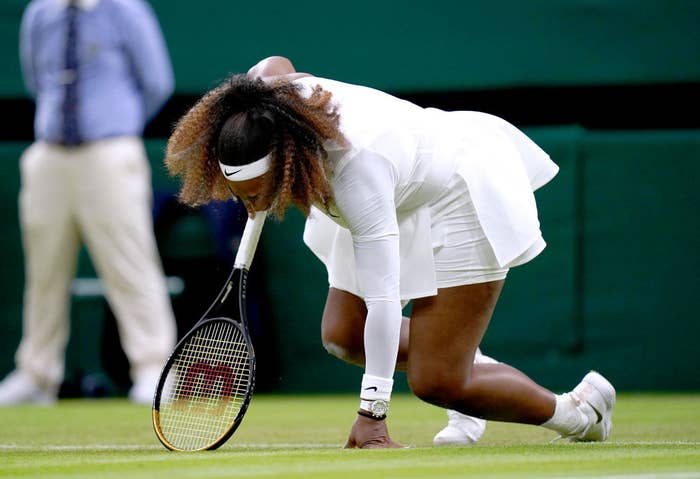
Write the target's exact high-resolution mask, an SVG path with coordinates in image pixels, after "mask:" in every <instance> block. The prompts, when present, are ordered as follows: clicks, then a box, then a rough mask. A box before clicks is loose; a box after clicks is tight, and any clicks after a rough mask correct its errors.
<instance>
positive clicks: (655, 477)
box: [550, 472, 700, 479]
mask: <svg viewBox="0 0 700 479" xmlns="http://www.w3.org/2000/svg"><path fill="white" fill-rule="evenodd" d="M698 478H700V472H655V473H653V474H615V475H612V476H608V475H606V476H598V475H593V476H561V477H553V478H550V479H698Z"/></svg>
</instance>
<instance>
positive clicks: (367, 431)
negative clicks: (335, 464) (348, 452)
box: [345, 414, 406, 449]
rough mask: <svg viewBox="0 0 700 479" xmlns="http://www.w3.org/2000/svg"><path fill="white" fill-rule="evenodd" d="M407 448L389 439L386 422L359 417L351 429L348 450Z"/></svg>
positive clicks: (346, 446) (346, 445) (347, 444)
mask: <svg viewBox="0 0 700 479" xmlns="http://www.w3.org/2000/svg"><path fill="white" fill-rule="evenodd" d="M400 447H406V446H402V445H401V444H398V443H396V442H394V441H392V439H391V438H390V437H389V431H388V429H387V427H386V420H381V421H377V420H376V419H370V418H367V417H364V416H360V415H359V414H358V415H357V419H355V423H354V424H353V425H352V429H350V435H349V436H348V442H347V443H346V444H345V448H346V449H355V448H357V449H373V448H376V449H386V448H400Z"/></svg>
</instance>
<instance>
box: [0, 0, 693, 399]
mask: <svg viewBox="0 0 700 479" xmlns="http://www.w3.org/2000/svg"><path fill="white" fill-rule="evenodd" d="M26 3H27V2H26V1H24V0H4V1H3V2H2V3H1V4H0V55H2V57H3V58H4V59H5V60H6V61H5V62H4V64H3V68H2V69H0V101H3V100H8V99H9V100H11V99H16V98H19V97H22V96H23V95H24V91H23V87H22V84H21V79H20V74H19V62H18V60H17V32H18V28H19V19H20V16H21V13H22V10H23V8H24V6H25V5H26ZM150 3H151V4H152V6H153V8H154V10H155V11H156V13H157V14H158V17H159V19H160V21H161V24H162V26H163V30H164V32H165V35H166V38H167V41H168V45H169V48H170V51H171V54H172V59H173V64H174V67H175V72H176V77H177V91H178V93H181V94H199V93H201V92H203V91H204V90H206V89H207V88H209V87H211V86H212V85H214V84H215V83H217V82H218V81H219V80H220V79H221V78H222V77H224V76H225V75H226V74H228V73H229V72H234V71H243V70H245V69H247V68H248V67H249V66H250V65H251V64H253V63H254V62H255V61H257V60H258V59H260V58H261V57H264V56H267V55H271V54H280V55H286V56H289V57H290V58H292V59H293V60H294V61H295V63H296V65H297V67H298V68H299V69H300V70H305V71H310V72H314V73H317V74H319V75H324V76H329V77H335V78H339V79H343V80H347V81H354V82H358V83H363V84H368V85H371V86H375V87H379V88H382V89H387V90H390V91H392V92H403V91H405V92H414V93H416V92H440V91H442V92H445V91H451V90H455V91H470V90H480V89H482V90H483V89H490V90H498V89H501V88H509V87H516V88H527V87H531V86H535V87H537V86H544V87H567V86H597V85H603V86H605V85H619V86H625V85H640V84H642V85H654V84H674V83H689V84H697V83H699V82H700V62H698V61H697V60H698V58H700V30H698V28H697V26H698V25H699V24H700V2H697V1H692V0H664V1H661V0H637V1H631V0H618V1H615V2H612V1H605V0H569V1H560V0H531V1H528V2H522V1H518V0H494V1H491V2H481V1H472V0H467V1H456V0H443V1H438V2H429V3H426V2H425V1H420V2H419V1H405V2H401V3H400V6H399V4H395V3H391V2H370V1H367V0H358V1H356V2H352V3H333V2H325V1H324V2H321V1H320V0H310V1H308V2H301V3H299V2H297V3H293V2H292V3H290V2H282V1H273V2H268V3H266V4H264V6H263V5H261V4H256V3H245V2H243V3H241V2H237V3H231V2H226V1H224V0H204V1H202V2H196V3H192V2H189V1H184V0H171V1H166V0H153V1H151V2H150ZM690 100H691V99H688V101H689V103H690ZM597 108H598V109H599V111H600V113H599V114H600V115H601V116H604V115H606V114H607V112H609V111H612V110H614V109H615V108H616V105H615V104H614V102H613V104H605V105H598V106H597ZM679 108H681V109H683V110H685V109H687V108H688V106H687V105H679ZM639 111H640V112H643V111H644V109H643V107H642V106H640V107H639ZM622 127H624V125H623V126H622ZM527 132H528V133H529V134H530V135H531V136H532V137H533V138H534V139H535V140H536V141H538V142H539V143H540V144H541V145H542V146H543V147H544V148H545V149H546V150H547V151H549V152H550V154H551V155H552V157H553V158H554V159H555V161H556V162H557V163H558V164H559V165H560V166H561V172H560V173H559V175H558V176H557V178H556V179H555V180H554V181H553V182H552V183H551V184H549V185H547V186H546V187H545V188H543V189H542V190H541V191H538V193H537V198H538V202H539V205H540V213H541V220H542V225H543V230H544V233H545V237H546V239H547V241H548V243H549V246H548V248H547V249H546V250H545V252H544V253H543V254H542V255H541V256H540V257H538V258H537V259H536V260H535V261H534V262H532V263H530V264H528V265H526V266H523V267H521V268H516V269H514V270H512V271H511V273H510V274H509V279H508V281H507V285H506V288H505V290H504V293H503V296H502V299H501V301H500V303H499V305H498V307H497V310H496V314H495V317H494V319H493V323H492V327H491V328H490V330H489V332H488V334H487V336H486V338H485V342H484V350H485V352H486V353H488V354H490V355H493V356H494V357H496V358H498V359H500V360H503V361H507V362H511V363H513V364H514V365H516V366H518V367H520V368H522V369H523V370H524V371H525V372H527V373H529V374H531V375H532V376H533V377H535V378H536V379H538V380H540V381H542V382H543V383H545V384H547V385H549V386H550V387H552V388H555V389H560V390H564V389H568V388H569V387H571V386H572V384H574V383H575V382H576V381H577V379H578V377H579V376H580V375H582V374H583V373H585V372H586V370H587V369H588V368H597V369H600V370H602V371H603V372H605V373H606V374H607V375H609V376H610V377H611V379H612V380H613V381H614V382H615V384H616V385H617V386H618V387H619V388H620V389H623V390H637V389H699V388H700V374H698V370H699V369H700V360H698V357H700V355H698V353H697V350H696V347H695V346H694V344H695V338H697V337H698V334H699V333H700V326H699V322H698V299H697V296H696V295H697V291H698V280H697V270H698V268H699V267H700V264H699V263H700V260H699V259H698V254H697V251H698V246H699V245H698V233H699V232H700V229H699V226H700V225H699V224H698V216H699V215H698V210H699V208H698V206H699V205H698V193H697V184H698V173H700V131H699V130H678V131H675V130H665V131H661V130H658V131H649V130H639V131H623V130H614V131H612V130H611V131H592V130H586V129H584V128H580V127H577V126H572V125H560V126H556V125H553V126H548V127H539V128H528V129H527ZM163 145H164V139H162V138H151V139H149V141H148V150H149V156H150V161H151V164H152V167H153V181H154V187H155V189H156V190H158V191H159V192H163V191H166V192H172V191H173V190H174V188H175V185H174V183H173V182H172V180H170V179H168V178H167V176H166V175H165V172H164V170H163V166H162V149H163ZM24 147H26V143H20V142H5V143H0V221H2V225H3V227H2V228H1V229H0V246H2V248H3V259H2V261H1V262H0V324H1V325H2V327H3V334H2V335H0V375H2V374H4V373H6V372H7V371H9V370H10V369H11V368H12V363H13V354H14V350H15V348H16V346H17V342H18V341H19V337H20V334H21V299H22V287H23V262H22V252H21V246H20V233H19V227H18V219H17V193H18V189H19V168H18V158H19V155H20V153H21V151H22V149H23V148H24ZM302 228H303V218H302V217H301V216H300V215H299V214H298V213H296V212H290V213H289V214H288V217H287V219H286V221H285V222H283V223H275V222H269V223H268V225H267V226H266V228H265V231H264V233H263V238H262V243H261V249H260V254H259V255H258V257H257V258H256V262H255V264H254V268H257V270H258V271H259V274H260V275H261V277H262V281H261V286H260V287H261V289H263V290H264V294H265V295H266V298H267V301H266V302H265V305H266V310H265V311H266V314H264V317H265V321H266V323H267V324H268V326H269V327H270V328H269V329H270V331H271V333H270V334H269V335H268V336H266V337H265V341H266V343H265V344H264V345H261V349H262V350H264V351H265V357H266V358H267V360H268V361H269V363H271V364H274V367H271V368H269V369H267V370H266V371H265V374H267V376H268V377H267V378H266V380H265V382H264V384H266V387H267V388H269V389H271V390H278V391H302V390H319V389H322V390H324V391H334V390H350V391H352V390H354V389H355V387H356V385H357V384H358V379H359V376H360V374H361V371H360V370H359V369H358V368H353V367H351V366H347V365H344V364H342V363H340V362H339V361H338V360H336V359H334V358H332V357H330V356H328V355H327V354H326V353H325V351H324V350H323V348H322V347H321V342H320V332H319V321H320V314H321V310H322V307H323V300H324V297H325V291H326V288H327V285H326V279H325V273H324V271H323V268H322V265H321V264H320V263H318V262H317V261H316V260H315V259H314V258H313V256H312V255H311V253H310V252H309V251H307V250H306V249H305V248H304V246H303V245H302V244H301V231H302ZM208 234H209V233H208V232H207V231H206V230H205V228H204V226H203V224H202V222H201V221H199V220H198V217H197V215H190V216H188V217H186V218H184V219H183V222H182V224H180V225H179V226H178V227H177V228H175V229H173V230H170V231H169V233H168V234H167V237H166V238H162V237H161V238H159V239H160V240H161V245H162V246H163V250H162V254H163V256H164V261H165V262H166V263H167V262H168V261H173V260H174V258H177V259H182V258H183V257H186V258H187V260H188V261H195V262H196V261H197V260H201V263H198V264H200V265H201V266H200V268H199V269H200V274H201V272H205V273H206V272H207V271H208V270H207V268H209V267H210V263H208V262H207V259H208V255H210V254H211V244H210V242H209V241H210V238H209V237H208V236H207V235H208ZM188 264H195V263H188ZM194 267H196V266H194ZM219 273H220V272H219ZM80 275H81V276H85V277H90V276H91V275H93V272H92V270H91V266H90V264H89V260H88V258H87V256H86V255H85V254H83V255H82V256H81V265H80ZM188 286H190V287H191V286H192V285H187V284H186V285H185V287H186V288H187V287H188ZM214 294H215V291H213V292H212V293H211V295H206V294H203V295H202V297H201V298H199V299H197V300H195V301H194V304H192V305H191V307H192V309H193V310H199V309H201V308H200V305H199V303H201V304H202V305H204V304H206V303H207V302H208V301H209V300H210V296H213V295H214ZM104 316H105V313H104V305H103V303H101V301H100V300H99V298H97V299H90V300H85V299H77V298H75V301H74V308H73V323H74V325H75V326H83V327H85V326H87V328H85V329H80V328H76V329H77V331H78V333H76V334H75V335H74V336H73V337H72V338H71V344H70V346H69V352H68V363H69V364H68V365H69V368H73V369H79V368H86V367H89V365H91V364H95V362H96V359H95V358H97V356H98V355H99V354H100V352H99V351H98V349H99V348H98V346H99V344H98V342H97V339H96V336H97V335H100V334H102V335H103V336H104V335H105V334H106V335H109V334H113V332H112V333H110V331H109V330H105V331H106V332H105V333H101V330H102V327H103V325H104V321H105V320H104ZM194 319H195V318H188V322H191V321H192V320H194ZM81 331H82V332H81ZM107 339H108V340H111V341H113V342H114V341H116V339H115V338H114V337H111V338H110V337H108V338H107ZM319 378H322V381H321V382H320V383H319ZM402 381H403V379H401V378H400V379H399V388H405V387H406V384H405V382H402ZM319 384H320V385H319Z"/></svg>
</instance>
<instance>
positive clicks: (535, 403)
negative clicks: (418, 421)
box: [408, 280, 614, 439]
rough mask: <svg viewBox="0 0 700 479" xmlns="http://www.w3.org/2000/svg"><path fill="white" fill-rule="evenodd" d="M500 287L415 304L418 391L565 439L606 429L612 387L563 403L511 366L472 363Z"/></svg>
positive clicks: (412, 364)
mask: <svg viewBox="0 0 700 479" xmlns="http://www.w3.org/2000/svg"><path fill="white" fill-rule="evenodd" d="M502 287H503V280H499V281H491V282H487V283H478V284H471V285H464V286H455V287H452V288H443V289H440V290H439V292H438V295H437V296H433V297H429V298H422V299H419V300H416V301H414V305H413V314H412V321H411V334H410V346H409V359H408V366H409V367H408V378H409V383H410V384H411V388H412V389H413V392H414V393H415V394H416V395H417V396H418V397H420V398H421V399H423V400H425V401H427V402H429V403H431V404H436V405H439V406H442V407H447V408H451V409H456V410H458V411H460V412H462V413H464V414H468V415H471V416H476V417H481V418H484V419H489V420H497V421H507V422H517V423H524V424H535V425H544V426H546V427H548V428H550V429H553V430H555V431H558V432H559V433H560V434H562V435H567V436H574V437H579V438H582V437H584V436H586V435H587V434H589V433H590V431H591V430H592V429H595V428H599V427H603V422H604V421H601V419H604V418H605V416H606V415H607V416H608V419H609V414H608V413H609V411H610V409H611V408H612V405H610V406H609V407H607V405H606V404H602V403H603V402H605V401H604V398H603V397H604V396H606V394H607V393H608V392H609V391H607V385H609V383H607V381H604V380H602V381H598V378H595V380H591V381H589V382H593V383H595V384H594V385H592V386H591V387H586V388H584V387H582V386H581V385H579V386H577V389H578V395H574V393H576V392H577V391H576V390H574V391H573V392H572V393H570V394H568V395H566V394H565V395H561V396H557V395H555V394H553V393H552V392H551V391H549V390H547V389H545V388H544V387H542V386H540V385H538V384H537V383H535V382H534V381H532V380H531V379H530V378H529V377H527V376H526V375H525V374H523V373H522V372H520V371H518V370H517V369H515V368H513V367H511V366H508V365H505V364H501V363H498V364H473V358H474V354H475V352H476V349H477V347H478V345H479V343H480V341H481V339H482V337H483V335H484V333H485V331H486V328H487V326H488V324H489V321H490V319H491V315H492V313H493V310H494V308H495V305H496V302H497V300H498V296H499V294H500V292H501V289H502ZM601 378H602V377H601ZM584 382H585V378H584ZM605 383H607V384H605ZM596 388H598V389H601V390H603V391H600V390H599V391H597V392H596V390H595V389H596ZM610 388H612V386H610ZM584 389H585V391H584ZM612 394H613V398H614V390H613V393H612ZM601 398H602V399H601ZM613 400H614V399H613ZM594 408H596V409H594ZM598 416H601V417H598ZM606 437H607V436H606ZM589 439H592V438H589Z"/></svg>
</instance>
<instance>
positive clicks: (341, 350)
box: [323, 338, 365, 366]
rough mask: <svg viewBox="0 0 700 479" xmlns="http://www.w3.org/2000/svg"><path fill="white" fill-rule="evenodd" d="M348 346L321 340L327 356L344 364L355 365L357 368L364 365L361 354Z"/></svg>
mask: <svg viewBox="0 0 700 479" xmlns="http://www.w3.org/2000/svg"><path fill="white" fill-rule="evenodd" d="M348 346H349V345H348V344H343V343H342V342H335V341H332V340H329V339H328V340H327V339H326V338H324V339H323V347H324V348H325V349H326V351H327V352H328V354H330V355H332V356H335V357H336V358H338V359H342V360H343V361H345V362H346V363H350V364H357V365H359V366H362V365H364V363H365V358H364V354H363V352H358V351H356V350H355V349H354V348H352V347H348Z"/></svg>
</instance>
